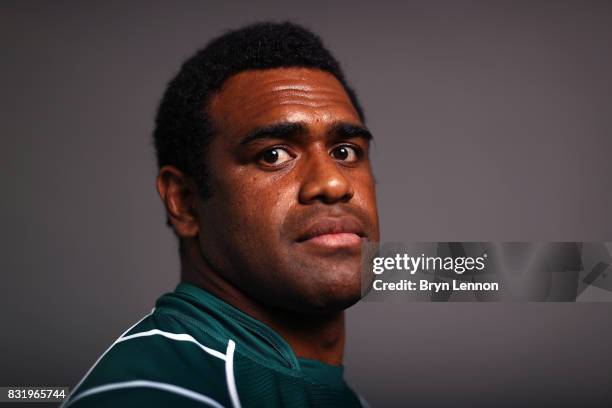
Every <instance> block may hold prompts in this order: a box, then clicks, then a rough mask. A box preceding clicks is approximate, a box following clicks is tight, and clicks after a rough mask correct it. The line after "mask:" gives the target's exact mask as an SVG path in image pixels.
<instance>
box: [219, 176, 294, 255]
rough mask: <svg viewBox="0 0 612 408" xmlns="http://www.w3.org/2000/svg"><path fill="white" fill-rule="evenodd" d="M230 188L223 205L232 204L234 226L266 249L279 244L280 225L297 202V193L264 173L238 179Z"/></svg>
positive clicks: (289, 185) (283, 182)
mask: <svg viewBox="0 0 612 408" xmlns="http://www.w3.org/2000/svg"><path fill="white" fill-rule="evenodd" d="M233 185H234V186H235V188H234V189H230V190H228V193H229V194H228V196H227V198H226V199H225V202H227V203H233V204H232V205H231V207H232V208H233V211H232V212H233V213H234V214H235V216H234V221H235V222H233V223H234V224H235V225H236V227H237V228H238V229H240V230H241V231H242V233H243V234H242V235H244V236H245V238H248V239H257V240H259V241H261V240H264V241H266V242H267V243H268V245H270V243H271V242H272V241H274V240H278V239H279V237H280V234H279V231H280V228H281V226H282V224H283V221H284V220H285V218H286V216H287V213H288V212H289V210H290V208H291V206H292V205H293V204H294V202H296V197H297V189H296V188H295V187H293V186H292V184H291V183H290V182H288V180H286V179H282V178H281V177H274V176H273V175H270V174H267V173H263V174H250V175H243V176H241V177H237V178H235V179H234V183H233Z"/></svg>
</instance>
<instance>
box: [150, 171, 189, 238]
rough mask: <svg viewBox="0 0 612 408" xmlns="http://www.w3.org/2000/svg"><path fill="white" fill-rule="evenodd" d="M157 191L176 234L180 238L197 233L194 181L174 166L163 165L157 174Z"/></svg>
mask: <svg viewBox="0 0 612 408" xmlns="http://www.w3.org/2000/svg"><path fill="white" fill-rule="evenodd" d="M157 192H158V193H159V197H160V198H161V200H162V202H163V203H164V206H165V207H166V213H167V214H168V219H169V221H170V223H171V224H172V227H173V228H174V231H175V232H176V234H177V235H178V236H179V237H181V238H192V237H195V236H196V235H198V230H199V227H198V217H197V207H196V199H197V197H198V192H197V188H196V186H195V183H194V182H193V181H192V180H191V179H190V178H189V177H187V176H186V175H185V174H184V173H183V172H182V171H180V170H179V169H177V168H176V167H174V166H164V167H162V168H161V169H159V174H158V175H157Z"/></svg>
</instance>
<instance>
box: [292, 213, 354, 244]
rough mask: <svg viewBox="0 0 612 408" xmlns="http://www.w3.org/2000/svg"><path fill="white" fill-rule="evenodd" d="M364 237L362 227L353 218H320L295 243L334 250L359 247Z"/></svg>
mask: <svg viewBox="0 0 612 408" xmlns="http://www.w3.org/2000/svg"><path fill="white" fill-rule="evenodd" d="M364 236H365V233H364V230H363V227H362V226H361V224H360V223H359V221H357V220H356V219H355V218H353V217H339V218H322V219H318V220H317V221H315V222H314V223H312V224H311V225H310V226H309V227H308V228H306V230H305V231H304V232H303V233H302V234H300V236H299V238H298V239H297V242H308V243H311V244H314V245H316V246H321V247H327V248H330V249H334V248H345V247H355V246H359V245H361V242H362V238H363V237H364Z"/></svg>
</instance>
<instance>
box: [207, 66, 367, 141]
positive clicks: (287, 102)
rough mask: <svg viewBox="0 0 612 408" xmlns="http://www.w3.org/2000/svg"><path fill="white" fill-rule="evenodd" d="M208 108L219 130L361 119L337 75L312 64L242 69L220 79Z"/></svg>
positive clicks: (321, 123) (244, 130)
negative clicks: (301, 66)
mask: <svg viewBox="0 0 612 408" xmlns="http://www.w3.org/2000/svg"><path fill="white" fill-rule="evenodd" d="M208 108H209V112H210V114H211V116H212V118H213V121H214V122H215V124H216V125H220V126H222V127H223V131H224V133H225V131H233V132H238V133H241V132H248V131H249V130H250V129H252V128H253V127H257V126H265V125H268V124H271V123H275V122H303V123H306V124H309V125H313V126H314V125H325V124H331V123H335V122H337V121H345V122H349V123H356V124H360V123H361V121H360V120H359V115H358V114H357V112H356V110H355V108H354V107H353V104H352V102H351V100H350V98H349V97H348V95H347V93H346V91H345V89H344V87H343V86H342V84H341V83H340V82H339V81H338V80H337V79H336V77H334V76H333V75H332V74H330V73H327V72H324V71H320V70H317V69H311V68H275V69H266V70H255V71H244V72H241V73H239V74H236V75H234V76H232V77H230V78H229V79H228V80H227V81H226V82H225V83H224V84H223V87H222V88H221V89H220V90H219V92H217V93H216V94H215V95H214V96H213V97H212V99H211V101H210V105H209V107H208ZM233 132H230V133H233Z"/></svg>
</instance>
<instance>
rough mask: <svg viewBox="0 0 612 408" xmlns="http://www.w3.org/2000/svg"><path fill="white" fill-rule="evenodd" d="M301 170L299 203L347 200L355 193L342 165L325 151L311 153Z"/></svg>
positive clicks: (330, 202) (326, 202) (329, 202)
mask: <svg viewBox="0 0 612 408" xmlns="http://www.w3.org/2000/svg"><path fill="white" fill-rule="evenodd" d="M302 171H303V174H304V176H303V181H302V185H301V188H300V193H299V201H300V203H301V204H313V203H315V202H316V201H320V202H322V203H324V204H334V203H337V202H348V201H349V200H350V199H351V198H352V197H353V195H354V193H355V192H354V190H353V185H352V183H351V182H350V179H349V178H347V175H346V174H345V172H343V169H342V166H341V165H340V164H339V163H338V162H337V161H336V160H335V159H334V158H332V157H331V156H330V155H329V154H328V153H327V152H326V151H321V152H317V153H316V154H313V155H311V156H310V157H309V158H308V160H307V162H306V164H305V166H304V169H303V170H302Z"/></svg>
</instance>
